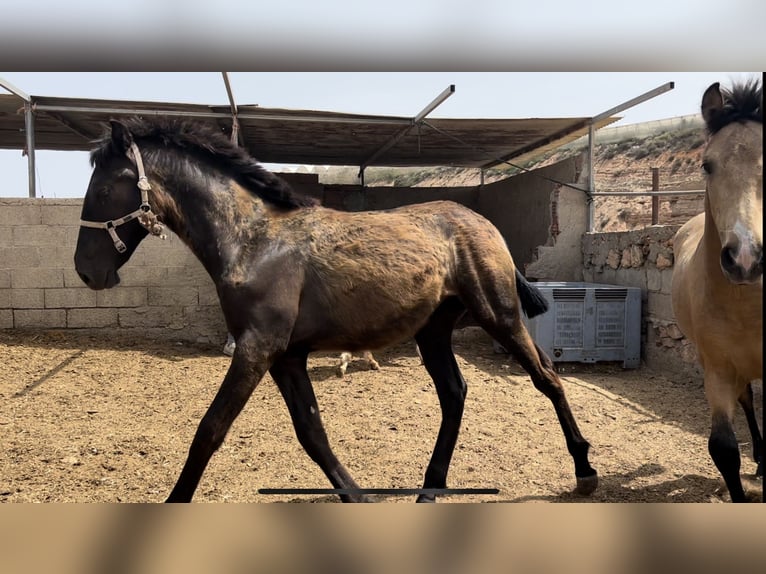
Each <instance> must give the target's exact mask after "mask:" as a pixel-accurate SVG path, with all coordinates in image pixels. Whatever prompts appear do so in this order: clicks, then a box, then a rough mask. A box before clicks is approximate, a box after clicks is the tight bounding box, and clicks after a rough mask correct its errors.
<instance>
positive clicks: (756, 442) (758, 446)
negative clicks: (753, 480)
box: [738, 383, 763, 476]
mask: <svg viewBox="0 0 766 574" xmlns="http://www.w3.org/2000/svg"><path fill="white" fill-rule="evenodd" d="M738 400H739V404H740V406H741V407H742V411H743V412H744V413H745V418H746V419H747V426H748V428H749V429H750V436H751V437H752V439H753V460H754V461H755V462H757V463H758V469H757V470H756V471H755V475H756V476H763V460H762V454H763V438H762V437H761V431H760V429H759V428H758V421H757V420H756V418H755V409H754V408H753V385H752V384H750V383H748V384H747V386H746V387H745V390H744V391H743V392H742V394H741V395H740V396H739V399H738Z"/></svg>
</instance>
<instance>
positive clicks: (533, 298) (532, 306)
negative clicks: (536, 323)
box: [516, 269, 548, 319]
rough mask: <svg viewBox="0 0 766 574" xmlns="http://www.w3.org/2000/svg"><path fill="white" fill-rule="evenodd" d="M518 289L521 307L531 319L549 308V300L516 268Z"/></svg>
mask: <svg viewBox="0 0 766 574" xmlns="http://www.w3.org/2000/svg"><path fill="white" fill-rule="evenodd" d="M516 291H518V293H519V299H521V308H522V310H523V311H524V314H525V315H526V316H527V317H529V318H530V319H531V318H532V317H537V316H538V315H542V314H543V313H545V312H546V311H547V310H548V300H547V299H546V298H545V297H544V296H543V294H542V292H541V291H540V290H539V289H538V288H537V287H535V286H534V285H532V284H531V283H530V282H529V281H527V280H526V278H525V277H524V276H523V275H522V274H521V272H520V271H519V270H518V269H516Z"/></svg>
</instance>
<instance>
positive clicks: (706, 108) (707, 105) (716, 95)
mask: <svg viewBox="0 0 766 574" xmlns="http://www.w3.org/2000/svg"><path fill="white" fill-rule="evenodd" d="M722 109H723V96H722V95H721V84H720V83H719V82H716V83H715V84H713V85H711V86H710V87H709V88H708V89H707V90H705V93H704V94H703V95H702V117H703V119H704V120H705V123H706V124H707V125H708V126H710V125H711V122H713V121H714V120H715V118H716V117H717V116H718V114H720V113H721V110H722Z"/></svg>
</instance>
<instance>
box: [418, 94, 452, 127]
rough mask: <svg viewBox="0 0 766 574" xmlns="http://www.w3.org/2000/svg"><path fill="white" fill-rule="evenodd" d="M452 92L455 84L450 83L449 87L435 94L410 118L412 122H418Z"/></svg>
mask: <svg viewBox="0 0 766 574" xmlns="http://www.w3.org/2000/svg"><path fill="white" fill-rule="evenodd" d="M454 93H455V84H450V85H449V87H447V88H446V89H445V90H444V91H443V92H442V93H441V94H439V95H438V96H436V97H435V98H434V99H433V101H432V102H431V103H430V104H428V105H427V106H426V107H425V108H423V110H422V111H421V112H420V113H419V114H418V115H416V116H415V117H414V118H412V123H413V124H418V123H420V122H422V121H423V118H425V117H426V116H427V115H428V114H430V113H431V112H432V111H434V110H435V109H436V108H437V107H439V106H440V105H441V103H442V102H443V101H444V100H446V99H447V98H449V97H450V96H451V95H452V94H454Z"/></svg>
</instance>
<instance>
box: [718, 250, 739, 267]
mask: <svg viewBox="0 0 766 574" xmlns="http://www.w3.org/2000/svg"><path fill="white" fill-rule="evenodd" d="M734 252H735V249H734V248H733V247H724V248H723V249H722V250H721V267H723V268H724V269H725V270H726V271H729V272H732V271H734V270H735V269H736V268H737V262H736V260H735V257H736V255H735V253H734Z"/></svg>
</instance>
